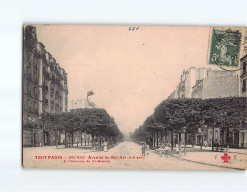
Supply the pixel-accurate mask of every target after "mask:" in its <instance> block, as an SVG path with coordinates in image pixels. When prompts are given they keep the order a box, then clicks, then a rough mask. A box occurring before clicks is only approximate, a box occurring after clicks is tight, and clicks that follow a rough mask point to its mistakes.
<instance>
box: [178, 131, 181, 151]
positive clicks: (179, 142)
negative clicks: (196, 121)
mask: <svg viewBox="0 0 247 195" xmlns="http://www.w3.org/2000/svg"><path fill="white" fill-rule="evenodd" d="M178 148H179V153H180V152H181V133H179V134H178Z"/></svg>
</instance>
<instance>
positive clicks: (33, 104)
mask: <svg viewBox="0 0 247 195" xmlns="http://www.w3.org/2000/svg"><path fill="white" fill-rule="evenodd" d="M22 59H23V66H22V165H23V167H24V168H77V169H78V168H82V169H119V170H123V169H130V170H214V171H237V170H245V169H246V168H247V120H246V119H247V92H246V90H247V89H246V79H247V74H246V64H247V29H246V28H244V27H243V28H242V27H229V26H228V27H213V26H203V27H202V26H144V25H140V26H138V25H134V26H127V25H54V24H50V25H49V24H33V25H31V24H26V25H24V26H23V58H22Z"/></svg>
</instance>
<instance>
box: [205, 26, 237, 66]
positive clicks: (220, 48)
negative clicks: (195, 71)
mask: <svg viewBox="0 0 247 195" xmlns="http://www.w3.org/2000/svg"><path fill="white" fill-rule="evenodd" d="M240 45H241V32H240V31H239V30H234V31H233V30H231V29H226V30H224V29H215V28H212V31H211V41H210V53H209V64H212V65H218V66H229V67H238V66H239V53H240Z"/></svg>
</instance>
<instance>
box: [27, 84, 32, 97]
mask: <svg viewBox="0 0 247 195" xmlns="http://www.w3.org/2000/svg"><path fill="white" fill-rule="evenodd" d="M27 90H28V91H27V93H28V95H31V85H30V84H29V83H28V84H27Z"/></svg>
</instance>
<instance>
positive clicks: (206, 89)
mask: <svg viewBox="0 0 247 195" xmlns="http://www.w3.org/2000/svg"><path fill="white" fill-rule="evenodd" d="M238 84H239V79H238V77H237V76H235V73H232V72H228V71H216V70H207V74H206V75H205V77H204V78H203V79H201V80H200V81H198V82H197V83H196V84H195V85H194V86H193V87H192V94H191V97H192V98H202V99H209V98H221V97H234V96H238V95H239V90H238Z"/></svg>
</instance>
